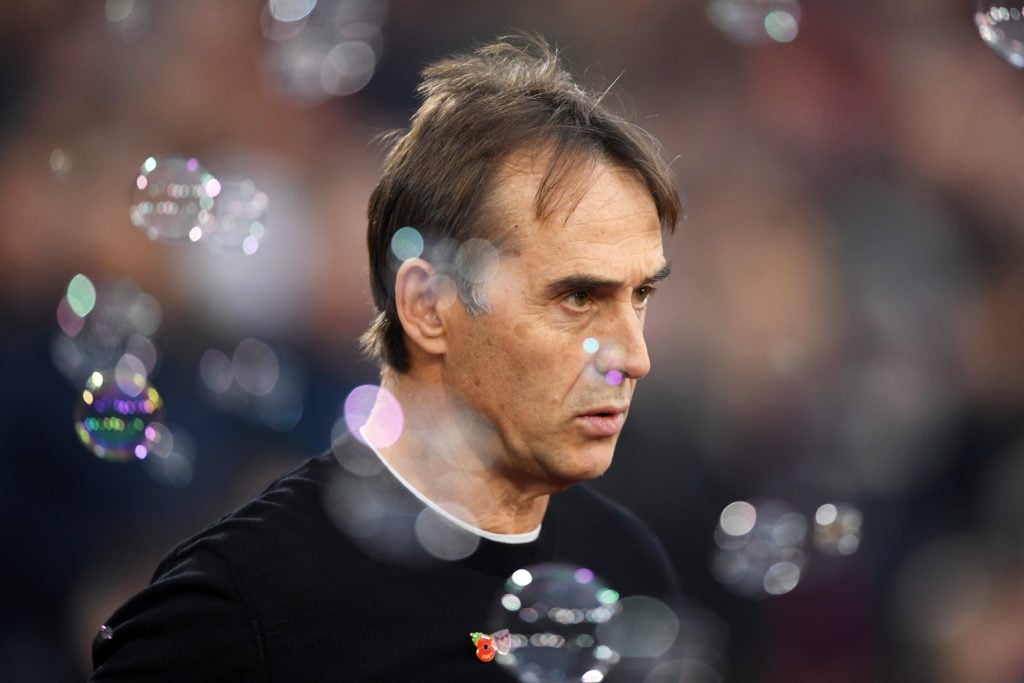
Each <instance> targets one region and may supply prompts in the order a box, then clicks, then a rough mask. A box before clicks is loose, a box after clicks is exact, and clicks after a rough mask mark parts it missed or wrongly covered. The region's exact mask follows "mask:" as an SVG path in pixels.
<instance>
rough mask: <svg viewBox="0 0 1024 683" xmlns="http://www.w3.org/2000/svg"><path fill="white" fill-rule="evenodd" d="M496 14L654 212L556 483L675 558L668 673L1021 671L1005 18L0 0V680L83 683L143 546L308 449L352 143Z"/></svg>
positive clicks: (336, 310) (324, 399)
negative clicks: (618, 131)
mask: <svg viewBox="0 0 1024 683" xmlns="http://www.w3.org/2000/svg"><path fill="white" fill-rule="evenodd" d="M511 29H524V30H531V31H536V32H539V33H541V34H543V35H544V36H546V37H547V38H548V39H549V40H550V41H551V42H553V43H556V44H557V45H558V46H560V47H561V48H562V50H563V55H564V58H565V60H566V62H567V63H568V64H569V65H570V66H571V67H572V68H573V70H574V72H575V73H577V74H579V75H581V76H582V78H583V79H584V80H585V81H586V82H588V83H590V84H592V85H594V86H595V87H598V88H601V87H604V86H605V85H607V84H608V83H609V82H611V81H613V80H616V79H617V82H616V85H615V88H614V90H613V91H612V94H611V95H610V98H609V100H608V101H609V102H610V103H611V104H612V106H613V107H615V108H617V109H621V110H622V111H624V112H625V113H627V114H628V115H629V116H630V117H631V118H633V119H634V120H635V121H637V122H638V123H640V124H641V125H642V126H644V127H645V128H647V129H648V130H649V131H650V132H652V133H653V134H654V135H655V136H656V137H657V138H658V139H659V140H660V141H661V142H662V145H663V154H664V156H665V157H666V159H668V160H671V161H672V168H673V169H674V171H675V173H676V176H677V179H678V181H679V184H680V187H681V191H682V193H683V196H684V200H685V204H686V219H685V221H684V222H683V223H682V225H681V226H680V228H679V230H678V231H677V233H676V235H675V236H674V237H673V238H672V239H671V241H670V242H669V244H668V252H669V255H670V258H671V260H672V261H673V265H674V270H673V275H672V278H671V279H670V280H669V281H668V282H667V283H664V286H663V287H662V288H661V291H660V292H659V294H658V296H657V299H656V300H655V304H654V308H653V309H652V314H651V317H650V319H649V320H650V322H649V345H650V350H651V355H652V361H653V365H654V370H653V372H652V374H651V375H650V376H649V377H648V378H646V379H645V380H644V381H643V382H642V383H641V385H640V390H639V392H638V396H637V399H636V401H635V403H634V408H633V410H632V413H631V417H630V421H629V423H628V424H627V427H626V431H625V433H624V434H623V437H622V439H621V441H620V447H619V450H618V452H617V456H616V460H615V463H614V465H613V467H612V469H611V470H610V472H609V473H608V474H607V475H606V476H605V477H604V478H602V479H601V480H599V481H598V482H596V485H597V486H598V487H599V488H600V489H601V490H603V491H604V492H606V493H608V494H609V495H611V496H612V497H614V498H616V499H617V500H619V501H621V502H623V503H624V504H626V505H627V506H629V507H631V508H632V509H634V510H635V511H636V512H637V513H638V514H639V515H641V516H642V517H643V518H644V519H645V520H646V521H647V522H648V523H649V524H650V525H651V526H652V527H654V529H655V530H656V531H657V533H658V534H659V535H660V537H661V538H662V539H663V541H664V543H665V545H666V547H667V548H668V550H669V552H670V554H671V555H672V558H673V560H674V561H675V563H676V565H677V568H678V570H679V574H680V578H681V581H682V585H683V588H684V591H685V593H686V595H687V598H688V600H689V602H690V605H691V607H692V613H691V614H692V616H693V617H694V618H693V619H692V623H689V622H687V623H686V624H684V626H685V627H686V628H691V629H695V630H697V631H699V633H698V634H697V636H696V637H695V638H694V642H698V643H700V645H699V646H695V647H693V648H690V649H689V651H687V652H685V653H684V656H683V659H684V660H685V661H684V662H683V663H682V664H681V665H680V666H679V667H678V668H677V669H676V670H675V671H676V673H675V674H673V675H674V677H673V678H671V680H679V681H687V682H694V681H697V682H699V683H705V682H712V683H714V682H729V683H736V682H741V683H761V682H764V683H783V682H785V683H802V682H812V681H813V682H820V681H830V683H847V682H849V683H863V682H865V681H901V682H905V681H921V682H926V681H927V682H933V681H934V682H939V683H1020V682H1021V681H1024V571H1022V570H1024V552H1022V551H1024V495H1022V492H1024V258H1022V257H1024V253H1022V248H1024V191H1022V187H1024V186H1022V183H1024V76H1022V74H1021V73H1020V72H1019V71H1018V66H1020V65H1022V64H1024V45H1022V43H1021V42H1020V41H1021V39H1024V30H1022V28H1021V3H1004V4H1001V5H1000V4H996V5H993V4H992V3H987V2H981V3H979V4H974V3H973V2H972V1H971V0H927V1H926V0H905V1H902V2H882V1H881V0H858V1H857V2H847V1H844V0H708V1H707V2H704V1H698V0H633V1H631V2H628V3H627V2H614V3H613V2H605V1H603V0H550V1H544V2H541V1H539V0H523V1H518V2H504V3H501V2H493V3H481V2H471V1H469V0H444V1H438V2H430V3H426V2H423V3H420V2H411V1H410V0H319V2H316V1H315V0H288V1H285V0H280V1H278V2H270V3H269V4H268V2H266V1H265V0H232V1H231V2H202V1H201V0H182V1H180V2H173V3H171V2H158V1H156V0H106V2H101V1H99V0H95V1H94V2H88V3H79V2H72V1H71V0H32V1H29V0H7V1H6V2H5V3H4V7H3V11H0V38H2V40H0V106H2V109H0V465H2V469H0V591H2V592H0V596H2V601H0V604H2V605H3V610H2V611H3V614H4V619H3V620H2V623H0V680H3V681H8V682H10V681H14V682H20V681H53V682H57V683H60V682H63V681H75V680H82V679H83V678H84V677H86V676H87V674H88V671H89V670H90V664H89V644H90V642H91V640H92V637H93V635H94V634H95V633H96V630H97V628H98V626H99V625H100V624H102V623H103V621H104V620H105V619H106V617H107V616H108V615H109V613H110V612H111V611H112V610H113V609H114V608H115V607H116V606H117V605H118V604H119V603H120V602H121V601H123V600H124V599H125V598H126V597H128V596H129V595H130V594H131V593H133V592H134V591H136V590H138V589H139V588H141V587H142V586H143V585H145V583H146V582H147V581H148V579H149V576H150V573H151V572H152V570H153V568H154V567H155V565H156V562H157V561H158V559H159V557H160V556H161V555H162V554H163V552H165V551H166V550H167V549H168V548H169V547H170V546H171V545H172V544H173V543H174V542H176V541H177V540H179V539H181V538H183V537H184V536H186V535H188V534H189V533H191V532H192V531H194V530H197V529H198V528H200V527H201V526H203V525H205V524H206V523H207V522H209V521H211V520H213V519H214V518H216V517H217V516H219V515H220V514H222V513H224V512H226V511H228V510H230V509H231V508H232V507H233V506H235V505H236V504H238V503H239V502H240V501H242V500H243V499H245V498H246V497H248V496H249V495H251V494H253V493H254V492H255V491H257V490H258V489H259V488H260V487H261V485H262V484H263V483H264V482H266V481H268V480H269V479H271V478H272V477H273V476H275V475H277V474H278V473H280V472H283V471H284V470H286V469H289V468H291V467H292V466H294V464H296V463H298V462H300V461H301V460H302V459H304V458H306V457H309V456H311V455H316V454H319V453H320V452H322V451H324V450H325V449H326V448H327V447H328V446H329V444H330V439H331V433H332V431H333V430H336V429H338V426H337V425H338V420H339V417H340V416H341V412H342V405H343V403H344V401H345V398H346V396H347V395H348V394H349V392H350V391H352V389H353V388H354V387H356V386H359V385H361V384H366V383H372V382H374V381H375V379H376V371H375V369H374V368H373V367H372V366H370V365H369V364H368V363H367V362H366V361H365V360H363V359H362V358H361V357H360V355H359V353H358V350H357V346H356V338H357V337H358V335H359V334H360V333H361V332H362V330H363V329H364V328H365V326H366V325H367V323H368V321H369V318H370V313H371V309H370V306H369V303H368V302H369V288H368V284H367V274H366V255H365V247H364V231H365V218H364V216H365V206H366V200H367V198H368V196H369V193H370V191H371V189H372V187H373V185H374V183H375V180H376V176H377V173H378V170H379V165H380V162H381V159H382V148H381V146H380V145H379V144H376V143H374V142H373V140H374V138H375V137H376V136H378V135H379V134H381V133H382V132H384V131H388V130H391V129H394V128H399V127H402V126H404V125H405V124H406V122H407V121H408V118H409V115H410V114H411V113H412V111H413V110H414V108H415V106H416V100H415V98H414V87H415V84H416V81H417V78H418V72H419V70H420V69H421V68H422V66H423V65H424V64H425V63H426V62H427V61H429V60H432V59H434V58H437V57H440V56H443V55H447V54H449V53H451V52H452V51H456V50H461V49H464V48H467V47H469V46H471V45H472V44H473V43H475V42H480V41H485V40H489V39H491V38H493V37H494V36H496V35H498V34H500V33H503V32H506V31H508V30H511ZM147 192H149V193H150V194H149V195H148V197H149V199H147V195H146V193H147ZM158 194H159V197H162V201H159V202H158V201H156V200H155V199H153V197H156V196H157V195H158ZM211 199H216V202H215V203H213V202H211V201H209V200H211ZM150 200H151V201H150ZM147 202H148V203H147ZM186 214H187V215H189V216H190V219H189V222H188V225H186V226H185V228H186V229H185V230H182V229H181V228H182V223H181V216H183V215H186ZM197 221H198V222H197ZM199 224H202V225H203V226H205V233H203V231H200V233H203V234H200V233H190V231H189V230H188V229H187V228H188V227H189V226H194V225H199ZM100 366H102V367H104V368H105V369H107V370H109V372H110V376H111V377H113V376H115V375H116V377H117V378H118V382H117V383H116V385H111V384H110V383H109V382H108V384H107V385H106V386H108V387H109V386H118V387H120V391H122V393H124V392H127V395H126V396H122V398H121V400H128V401H135V402H136V403H138V404H139V405H142V403H144V402H145V400H147V397H148V400H149V403H146V407H145V408H144V409H143V413H145V415H146V416H147V423H146V425H145V427H146V428H147V429H150V431H147V432H146V439H147V440H146V444H147V445H146V446H145V447H143V450H142V451H141V452H140V451H138V450H137V449H136V450H132V449H131V448H129V447H128V445H126V444H118V443H109V442H104V441H103V439H104V434H103V426H102V425H103V423H102V418H103V415H102V414H100V413H102V410H101V409H100V408H98V407H97V406H98V405H99V404H98V403H84V402H83V398H82V389H83V386H86V383H87V382H89V381H92V380H94V379H95V378H93V376H92V373H93V371H94V370H96V369H97V368H98V367H100ZM122 380H124V381H122ZM92 386H93V389H97V387H96V386H95V383H94V384H93V385H92ZM150 388H153V389H156V390H158V391H159V395H158V396H155V397H154V394H152V393H150V392H149V389H150ZM96 393H97V396H98V394H99V391H98V390H97V392H96ZM133 405H135V404H133ZM158 417H159V418H160V419H159V421H157V420H156V418H158ZM149 418H153V422H152V424H151V423H150V422H149V421H148V419H149ZM76 425H77V427H76ZM154 425H155V426H154ZM152 429H156V430H157V432H156V433H153V432H152ZM97 456H99V457H97ZM133 456H134V457H133ZM143 456H146V457H143ZM659 680H660V679H659ZM664 680H669V679H668V678H665V679H664Z"/></svg>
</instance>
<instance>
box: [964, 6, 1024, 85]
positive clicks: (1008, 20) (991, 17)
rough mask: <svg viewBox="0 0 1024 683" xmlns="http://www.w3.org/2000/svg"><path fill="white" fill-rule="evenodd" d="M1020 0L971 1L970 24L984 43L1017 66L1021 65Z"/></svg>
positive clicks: (1023, 48) (1023, 53)
mask: <svg viewBox="0 0 1024 683" xmlns="http://www.w3.org/2000/svg"><path fill="white" fill-rule="evenodd" d="M1022 18H1024V3H1022V2H991V1H990V0H979V1H978V2H976V3H975V12H974V24H975V26H977V27H978V34H979V35H980V36H981V39H982V40H983V41H985V44H986V45H988V46H989V47H990V48H992V49H993V50H995V52H996V54H998V55H999V56H1000V57H1002V58H1003V59H1005V60H1006V61H1007V62H1009V63H1010V64H1012V65H1013V66H1015V67H1017V68H1018V69H1020V68H1024V19H1022Z"/></svg>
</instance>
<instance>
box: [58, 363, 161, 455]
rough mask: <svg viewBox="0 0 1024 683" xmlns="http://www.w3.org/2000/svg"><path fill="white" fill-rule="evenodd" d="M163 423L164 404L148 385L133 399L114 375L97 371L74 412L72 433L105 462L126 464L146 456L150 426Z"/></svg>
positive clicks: (89, 381)
mask: <svg viewBox="0 0 1024 683" xmlns="http://www.w3.org/2000/svg"><path fill="white" fill-rule="evenodd" d="M162 419H163V400H162V399H161V398H160V394H159V393H158V392H157V390H156V389H155V388H154V387H152V386H151V385H148V384H145V385H144V386H143V387H142V389H140V390H139V392H138V393H137V394H135V395H131V394H130V393H126V392H125V391H123V390H122V389H121V386H120V384H119V383H118V382H117V380H116V378H115V376H114V372H113V371H101V370H97V371H95V372H93V373H92V374H91V375H90V376H89V379H88V380H87V381H86V383H85V388H84V389H83V390H82V392H81V394H79V399H78V402H77V404H76V405H75V410H74V424H75V433H76V434H77V435H78V438H79V439H80V440H81V442H82V443H83V444H84V445H85V447H86V448H88V449H89V450H91V451H92V452H93V453H95V454H96V455H97V456H98V457H100V458H103V459H104V460H110V461H113V462H125V461H127V460H129V459H131V458H132V457H136V458H138V459H140V460H141V459H143V458H145V457H146V455H148V453H149V448H150V439H151V438H154V432H153V427H152V425H153V424H154V423H158V422H161V421H162Z"/></svg>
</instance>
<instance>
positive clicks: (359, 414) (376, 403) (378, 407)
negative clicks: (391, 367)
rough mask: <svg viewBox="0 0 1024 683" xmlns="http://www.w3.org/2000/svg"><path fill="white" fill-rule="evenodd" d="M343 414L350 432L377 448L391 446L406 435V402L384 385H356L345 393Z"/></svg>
mask: <svg viewBox="0 0 1024 683" xmlns="http://www.w3.org/2000/svg"><path fill="white" fill-rule="evenodd" d="M342 415H343V417H344V420H345V426H346V427H347V428H348V431H349V433H350V434H352V435H353V436H355V437H356V438H357V439H359V440H360V441H362V442H364V443H366V444H368V445H370V446H372V447H374V448H387V447H388V446H390V445H391V444H393V443H395V442H396V441H398V437H400V436H401V435H402V427H403V425H404V415H403V413H402V406H401V405H400V404H399V403H398V399H396V398H395V397H394V395H393V394H392V393H391V392H390V391H388V390H387V389H384V388H383V387H379V386H376V385H374V384H363V385H360V386H358V387H356V388H355V389H353V390H352V391H351V392H349V394H348V396H347V397H345V403H344V405H343V407H342ZM371 417H372V418H373V419H372V420H371V419H370V418H371Z"/></svg>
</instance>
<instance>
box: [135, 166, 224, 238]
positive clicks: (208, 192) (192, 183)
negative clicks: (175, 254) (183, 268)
mask: <svg viewBox="0 0 1024 683" xmlns="http://www.w3.org/2000/svg"><path fill="white" fill-rule="evenodd" d="M220 190H221V187H220V181H219V180H217V179H216V178H215V177H214V176H213V175H212V174H210V173H209V172H208V171H207V170H206V169H205V168H203V167H202V166H201V165H200V164H199V161H197V160H196V159H195V158H194V157H187V156H180V155H175V154H168V155H164V156H159V157H158V156H152V157H148V158H147V159H146V160H145V161H143V162H142V166H141V167H140V168H139V173H138V175H137V176H136V177H135V186H134V189H133V192H132V199H131V209H130V211H129V216H130V217H131V221H132V224H133V225H135V227H137V228H138V229H139V230H142V231H143V232H144V233H145V234H146V236H147V237H149V239H151V240H160V241H164V242H185V241H192V242H198V241H199V240H201V239H202V238H203V235H204V234H205V232H206V230H208V229H209V227H210V224H211V223H212V221H213V215H212V214H211V210H212V209H213V205H214V198H215V197H216V196H217V195H218V194H220Z"/></svg>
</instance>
